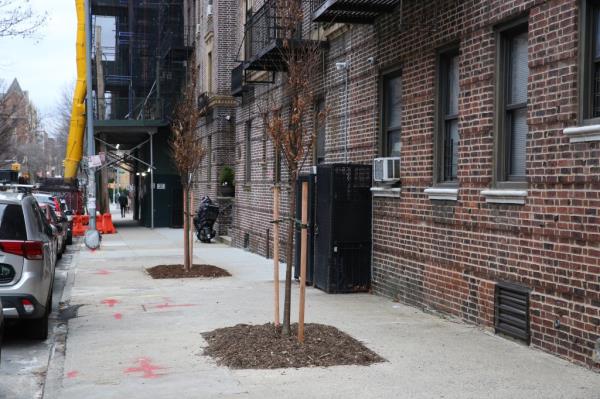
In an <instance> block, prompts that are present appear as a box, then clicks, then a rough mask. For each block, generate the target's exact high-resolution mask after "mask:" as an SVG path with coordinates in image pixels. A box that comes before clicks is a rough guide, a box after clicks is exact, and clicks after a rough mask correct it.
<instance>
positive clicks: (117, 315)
mask: <svg viewBox="0 0 600 399" xmlns="http://www.w3.org/2000/svg"><path fill="white" fill-rule="evenodd" d="M114 317H115V319H117V320H121V319H122V318H123V315H122V314H121V313H115V314H114Z"/></svg>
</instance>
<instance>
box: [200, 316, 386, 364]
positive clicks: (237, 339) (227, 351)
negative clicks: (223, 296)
mask: <svg viewBox="0 0 600 399" xmlns="http://www.w3.org/2000/svg"><path fill="white" fill-rule="evenodd" d="M297 329H298V325H297V324H293V325H292V335H291V336H283V335H282V334H281V329H280V328H276V327H275V326H274V325H273V324H271V323H269V324H263V325H247V324H238V325H237V326H234V327H226V328H219V329H217V330H214V331H210V332H206V333H203V334H202V336H203V337H204V339H205V340H206V341H207V342H208V346H207V347H206V348H205V349H204V354H205V355H208V356H211V357H212V358H214V359H215V360H216V361H217V364H219V365H223V366H227V367H230V368H232V369H278V368H288V367H291V368H299V367H329V366H340V365H360V366H366V365H370V364H373V363H379V362H384V361H385V359H383V358H382V357H380V356H379V355H377V354H376V353H375V352H373V351H371V350H370V349H368V348H367V347H365V346H364V345H363V344H361V343H360V342H359V341H357V340H356V339H354V338H352V337H351V336H349V335H348V334H345V333H343V332H341V331H340V330H338V329H337V328H335V327H332V326H326V325H323V324H305V326H304V344H301V343H299V342H298V339H297V336H296V332H297Z"/></svg>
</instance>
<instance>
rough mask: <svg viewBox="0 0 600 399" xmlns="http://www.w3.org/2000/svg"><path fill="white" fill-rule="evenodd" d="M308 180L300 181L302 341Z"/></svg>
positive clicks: (300, 334)
mask: <svg viewBox="0 0 600 399" xmlns="http://www.w3.org/2000/svg"><path fill="white" fill-rule="evenodd" d="M307 224H308V182H307V181H305V182H302V233H301V239H300V301H299V302H300V309H299V312H298V341H300V342H304V302H305V293H306V258H307V253H306V252H307V251H306V250H307V244H308V231H307Z"/></svg>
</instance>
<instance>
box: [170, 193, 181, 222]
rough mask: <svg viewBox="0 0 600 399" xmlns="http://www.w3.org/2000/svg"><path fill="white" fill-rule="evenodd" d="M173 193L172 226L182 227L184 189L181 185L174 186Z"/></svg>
mask: <svg viewBox="0 0 600 399" xmlns="http://www.w3.org/2000/svg"><path fill="white" fill-rule="evenodd" d="M171 193H172V201H171V204H172V208H171V209H172V212H171V227H172V228H180V227H183V189H182V188H181V186H179V187H176V188H174V189H173V190H172V191H171Z"/></svg>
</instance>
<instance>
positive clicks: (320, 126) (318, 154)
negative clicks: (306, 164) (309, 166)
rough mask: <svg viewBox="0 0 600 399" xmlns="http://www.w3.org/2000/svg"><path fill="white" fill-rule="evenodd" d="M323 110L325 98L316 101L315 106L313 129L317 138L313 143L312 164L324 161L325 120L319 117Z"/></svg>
mask: <svg viewBox="0 0 600 399" xmlns="http://www.w3.org/2000/svg"><path fill="white" fill-rule="evenodd" d="M323 111H325V100H322V99H321V100H319V101H317V105H316V107H315V126H316V127H315V131H316V134H317V140H316V142H315V143H313V164H314V165H319V164H322V163H323V162H325V138H326V136H325V135H326V134H327V133H326V129H325V126H326V125H325V120H320V119H321V113H322V112H323Z"/></svg>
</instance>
